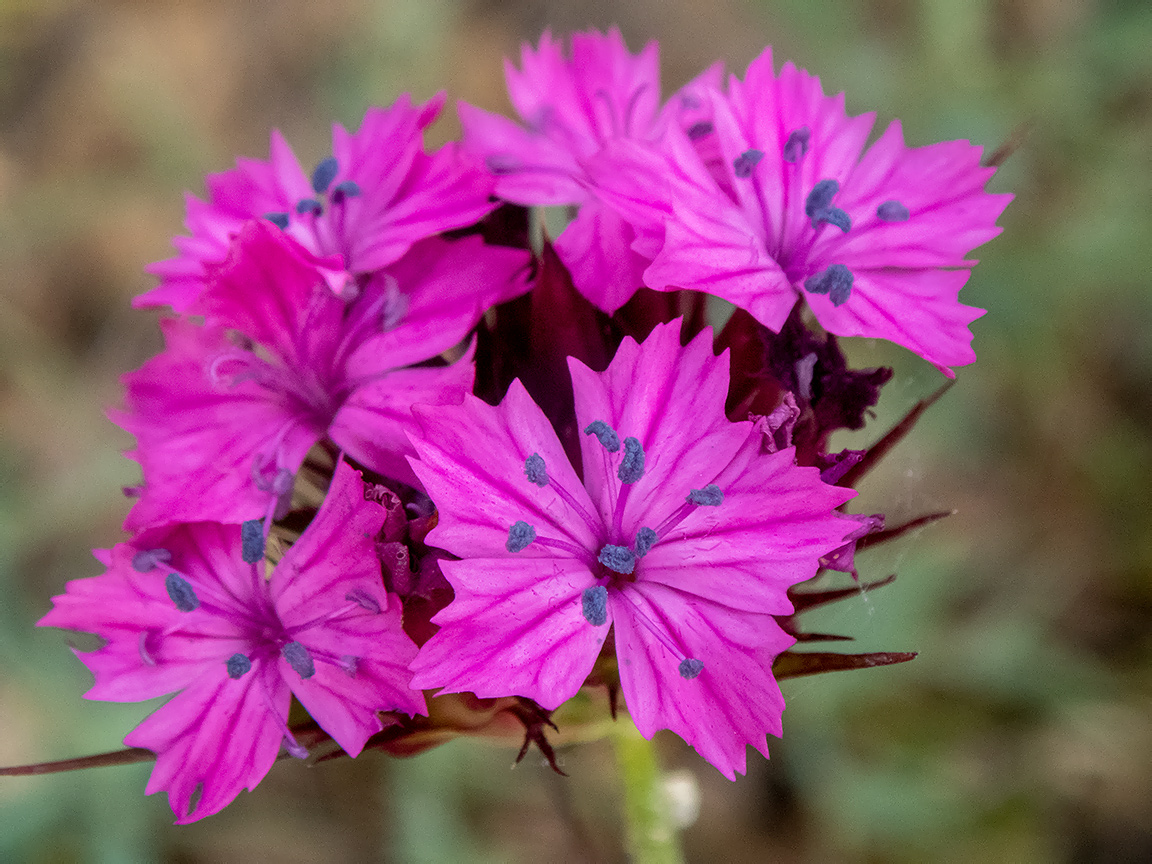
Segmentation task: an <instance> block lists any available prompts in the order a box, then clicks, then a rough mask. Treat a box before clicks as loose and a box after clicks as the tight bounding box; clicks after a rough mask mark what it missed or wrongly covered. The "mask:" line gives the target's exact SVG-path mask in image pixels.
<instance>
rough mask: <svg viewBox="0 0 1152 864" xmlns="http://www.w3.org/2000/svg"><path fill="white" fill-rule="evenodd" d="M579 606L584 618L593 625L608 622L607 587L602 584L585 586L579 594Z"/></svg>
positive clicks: (597, 625) (596, 625)
mask: <svg viewBox="0 0 1152 864" xmlns="http://www.w3.org/2000/svg"><path fill="white" fill-rule="evenodd" d="M580 607H581V609H582V610H583V612H584V619H585V620H586V621H587V622H588V623H589V624H591V625H592V626H593V627H599V626H601V625H603V624H606V623H608V589H607V588H605V587H604V586H603V585H593V586H592V587H591V588H585V589H584V593H583V594H581V595H580Z"/></svg>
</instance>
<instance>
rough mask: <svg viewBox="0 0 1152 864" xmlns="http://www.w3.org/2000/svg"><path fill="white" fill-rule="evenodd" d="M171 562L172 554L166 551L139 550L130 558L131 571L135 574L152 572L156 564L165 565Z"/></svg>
mask: <svg viewBox="0 0 1152 864" xmlns="http://www.w3.org/2000/svg"><path fill="white" fill-rule="evenodd" d="M171 560H172V553H171V552H169V551H168V550H167V549H141V550H140V551H139V552H137V553H136V554H135V555H133V556H132V569H133V570H135V571H136V572H137V573H147V572H148V571H149V570H154V569H155V568H156V565H157V564H166V563H168V562H169V561H171Z"/></svg>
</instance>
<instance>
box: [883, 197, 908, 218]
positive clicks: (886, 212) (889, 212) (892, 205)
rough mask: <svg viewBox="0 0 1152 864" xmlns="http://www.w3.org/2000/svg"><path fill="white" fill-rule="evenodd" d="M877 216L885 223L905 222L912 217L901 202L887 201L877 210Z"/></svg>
mask: <svg viewBox="0 0 1152 864" xmlns="http://www.w3.org/2000/svg"><path fill="white" fill-rule="evenodd" d="M876 215H877V216H879V217H880V218H881V219H883V220H884V221H885V222H905V221H907V219H908V217H909V216H910V215H911V214H910V213H909V212H908V208H907V207H905V206H904V205H903V204H901V203H900V202H899V201H895V200H893V201H885V202H884V203H883V204H881V205H880V206H879V207H877V208H876Z"/></svg>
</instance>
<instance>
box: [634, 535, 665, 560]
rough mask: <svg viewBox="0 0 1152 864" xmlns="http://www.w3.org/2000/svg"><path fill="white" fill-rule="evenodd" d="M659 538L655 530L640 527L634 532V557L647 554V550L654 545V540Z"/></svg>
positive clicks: (641, 556)
mask: <svg viewBox="0 0 1152 864" xmlns="http://www.w3.org/2000/svg"><path fill="white" fill-rule="evenodd" d="M659 539H660V538H659V537H658V536H657V534H656V532H655V531H653V530H652V529H651V528H641V529H640V530H639V531H637V532H636V557H637V558H643V557H644V556H645V555H647V554H648V550H649V549H651V548H652V547H653V545H655V543H656V541H657V540H659Z"/></svg>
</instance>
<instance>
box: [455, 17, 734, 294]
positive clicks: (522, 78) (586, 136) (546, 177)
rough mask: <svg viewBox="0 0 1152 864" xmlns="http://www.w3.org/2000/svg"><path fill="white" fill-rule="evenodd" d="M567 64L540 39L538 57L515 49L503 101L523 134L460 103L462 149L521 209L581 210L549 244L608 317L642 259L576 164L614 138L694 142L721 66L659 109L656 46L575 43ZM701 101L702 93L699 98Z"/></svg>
mask: <svg viewBox="0 0 1152 864" xmlns="http://www.w3.org/2000/svg"><path fill="white" fill-rule="evenodd" d="M571 47H572V51H571V56H570V57H565V56H564V50H563V44H562V42H561V41H560V40H557V39H554V38H553V37H552V34H551V33H548V32H545V33H544V35H543V36H541V37H540V45H539V47H537V48H536V49H535V50H533V48H532V46H530V45H527V44H525V45H524V46H523V47H522V48H521V51H520V59H521V65H522V67H523V68H522V69H520V70H518V69H516V67H514V66H513V65H512V64H511V63H508V62H505V64H504V73H505V77H506V79H507V82H508V95H509V97H510V98H511V100H512V104H513V105H514V106H515V107H516V111H517V113H518V114H519V115H520V117H521V118H522V119H523V120H524V122H525V123H526V124H527V126H528V128H527V129H525V128H523V127H521V126H519V125H517V124H516V123H514V122H512V121H511V120H509V119H508V118H506V117H501V116H499V115H496V114H490V113H488V112H487V111H483V110H481V109H479V108H475V107H473V106H471V105H468V104H466V103H463V102H462V103H460V105H459V112H460V122H461V124H462V125H463V127H464V146H465V147H466V148H467V149H468V150H469V152H472V153H475V154H476V155H477V156H479V157H482V158H483V160H484V162H485V164H486V165H487V167H488V170H489V171H491V172H492V173H493V174H494V175H495V176H496V194H497V195H498V196H500V197H501V198H504V199H506V200H508V201H513V202H515V203H517V204H524V205H528V206H557V205H579V207H580V209H579V212H578V213H577V215H576V218H575V219H574V220H573V221H572V222H571V223H570V224H569V225H568V226H567V227H566V228H565V229H564V230H563V231H562V232H561V233H560V235H559V236H558V237H557V238H556V253H557V254H558V255H559V256H560V260H561V261H563V262H564V266H565V267H567V268H568V271H569V272H570V273H571V274H572V281H573V284H575V286H576V287H577V288H578V289H579V290H580V291H581V293H583V294H584V296H586V297H587V298H588V299H589V300H591V301H592V302H593V303H594V304H595V305H596V306H598V307H600V308H601V309H603V310H604V311H605V312H609V313H612V312H615V311H616V310H617V309H619V308H620V307H621V306H623V305H624V304H625V303H626V302H627V301H628V299H629V298H630V297H631V296H632V294H633V293H635V291H636V289H637V288H639V287H640V285H641V274H642V272H643V270H644V267H645V266H647V264H648V260H646V259H644V258H642V257H640V256H638V255H637V254H636V252H634V251H632V250H631V249H630V248H629V246H630V244H631V243H632V240H633V238H634V233H633V231H632V228H631V226H629V225H628V223H627V222H625V221H624V220H622V219H621V218H620V216H619V215H617V214H616V213H615V212H614V211H613V210H612V209H610V208H608V207H605V206H604V205H603V204H601V203H600V201H599V200H598V199H597V196H596V190H595V186H594V185H593V184H592V183H591V178H590V177H589V176H588V174H587V172H586V171H585V170H584V166H583V161H584V160H585V159H587V158H589V157H591V156H593V155H594V154H596V153H597V152H599V151H600V149H601V148H602V147H603V146H604V145H605V143H607V142H608V141H612V140H615V139H634V140H637V141H651V140H655V139H657V138H659V137H660V135H661V133H662V130H663V129H664V128H665V127H666V126H668V125H669V124H672V125H676V126H680V127H683V128H684V129H686V130H688V131H689V132H690V133H692V134H696V133H697V132H699V131H700V130H705V129H707V130H711V124H709V123H708V122H707V120H706V111H707V104H708V103H707V99H706V97H703V95H702V94H703V88H704V85H705V84H718V83H719V80H720V72H721V68H720V64H715V65H713V66H711V67H709V68H708V69H707V70H706V71H705V72H704V73H703V74H701V75H700V76H698V77H697V78H696V79H695V80H693V81H692V82H690V83H689V84H688V85H686V86H685V87H684V88H682V89H681V90H680V91H679V92H678V93H676V94H675V95H674V96H673V97H672V98H671V99H669V100H668V102H667V104H665V105H664V106H663V107H661V105H660V64H659V48H658V46H657V44H656V43H655V42H649V43H648V44H647V45H646V46H645V47H644V50H643V51H641V52H640V53H639V54H637V55H633V54H631V53H629V51H628V46H627V45H625V44H624V39H623V37H621V35H620V31H619V30H617V29H615V28H613V29H612V30H610V31H608V33H607V34H602V33H598V32H596V31H591V32H588V33H575V34H573V35H572V45H571ZM698 93H699V94H700V95H698Z"/></svg>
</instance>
